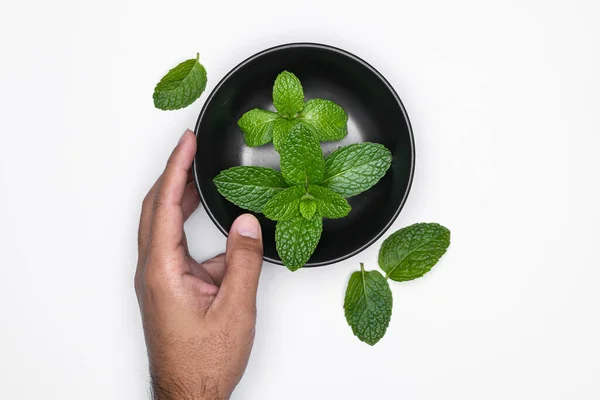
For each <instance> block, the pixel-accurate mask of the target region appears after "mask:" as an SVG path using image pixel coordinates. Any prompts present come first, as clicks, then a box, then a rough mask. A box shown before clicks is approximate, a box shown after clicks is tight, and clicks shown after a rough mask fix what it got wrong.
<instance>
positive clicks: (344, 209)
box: [308, 185, 352, 218]
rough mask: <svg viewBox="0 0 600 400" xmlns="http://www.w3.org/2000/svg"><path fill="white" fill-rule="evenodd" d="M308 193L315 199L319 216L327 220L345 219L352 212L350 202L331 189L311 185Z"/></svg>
mask: <svg viewBox="0 0 600 400" xmlns="http://www.w3.org/2000/svg"><path fill="white" fill-rule="evenodd" d="M308 193H310V194H311V195H312V196H313V197H314V198H315V202H316V204H317V212H318V213H319V215H322V216H323V217H325V218H343V217H345V216H346V215H348V213H350V211H351V210H352V207H350V204H348V201H347V200H346V199H345V198H343V197H342V196H341V195H340V194H338V193H336V192H334V191H333V190H331V189H327V188H325V187H322V186H316V185H310V186H309V187H308Z"/></svg>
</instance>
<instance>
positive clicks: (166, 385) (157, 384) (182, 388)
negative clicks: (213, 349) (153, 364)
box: [151, 374, 229, 400]
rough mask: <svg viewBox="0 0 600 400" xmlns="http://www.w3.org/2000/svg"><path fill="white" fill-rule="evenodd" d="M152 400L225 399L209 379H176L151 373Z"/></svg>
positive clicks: (226, 396)
mask: <svg viewBox="0 0 600 400" xmlns="http://www.w3.org/2000/svg"><path fill="white" fill-rule="evenodd" d="M151 379H152V381H151V385H152V398H153V400H227V399H229V395H224V394H223V393H222V392H221V391H220V390H219V386H218V385H217V384H216V383H215V382H213V381H212V380H210V379H203V378H199V379H193V380H192V379H178V378H176V377H173V376H169V377H166V376H158V375H157V374H152V377H151Z"/></svg>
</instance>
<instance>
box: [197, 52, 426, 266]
mask: <svg viewBox="0 0 600 400" xmlns="http://www.w3.org/2000/svg"><path fill="white" fill-rule="evenodd" d="M297 47H304V48H315V49H321V50H327V51H331V52H334V53H338V54H341V55H344V56H346V57H348V58H350V59H352V60H354V61H356V62H358V63H360V64H362V65H363V66H364V67H366V68H367V69H368V70H370V71H371V72H372V73H373V74H374V75H375V76H376V77H377V78H379V79H380V80H381V81H382V82H383V84H384V85H385V86H386V87H387V89H388V90H389V91H390V93H392V95H393V96H394V98H395V99H396V102H397V103H398V106H399V107H400V109H401V110H402V115H403V116H404V120H405V121H406V125H407V127H408V136H409V140H410V152H411V158H412V160H411V165H410V172H409V178H408V186H407V188H406V191H405V192H404V197H403V198H402V200H401V201H400V203H399V204H398V207H397V208H396V212H395V213H394V215H393V216H392V217H391V218H390V220H389V221H388V222H387V223H386V224H385V226H384V227H383V228H382V229H381V230H380V231H379V233H377V234H376V235H375V236H373V237H372V238H371V239H370V240H369V241H368V242H367V243H365V244H363V245H362V246H360V247H359V248H357V249H355V250H353V251H351V252H349V253H348V254H345V255H343V256H340V257H337V258H335V259H331V260H328V261H321V262H310V261H309V262H308V263H306V264H305V265H304V267H303V268H306V267H309V268H310V267H321V266H325V265H330V264H336V263H338V262H341V261H344V260H346V259H348V258H350V257H353V256H355V255H357V254H358V253H361V252H362V251H364V250H366V249H367V248H369V247H370V246H371V245H372V244H373V243H375V242H376V241H377V240H379V238H381V237H382V236H383V234H384V233H386V232H387V231H388V230H389V229H390V228H391V226H392V225H393V224H394V222H395V221H396V219H397V218H398V215H399V214H400V211H402V208H404V204H405V203H406V200H407V198H408V195H409V194H410V190H411V188H412V183H413V177H414V174H415V164H416V152H415V139H414V135H413V130H412V125H411V123H410V119H409V117H408V113H407V112H406V108H405V107H404V104H403V103H402V100H400V96H398V93H396V90H394V88H393V87H392V85H391V84H390V83H389V82H388V80H387V79H386V78H385V77H384V76H383V75H382V74H381V73H380V72H379V71H378V70H377V69H375V67H373V66H372V65H371V64H369V63H368V62H366V61H365V60H363V59H362V58H360V57H358V56H356V55H354V54H352V53H350V52H349V51H346V50H343V49H340V48H338V47H334V46H331V45H327V44H322V43H313V42H293V43H285V44H281V45H277V46H273V47H270V48H268V49H265V50H262V51H260V52H258V53H256V54H254V55H252V56H250V57H248V58H246V59H245V60H244V61H242V62H240V63H239V64H238V65H236V66H235V67H234V68H233V69H231V71H229V72H228V73H227V75H225V76H224V77H223V78H222V79H221V80H220V81H219V83H218V84H217V85H216V86H215V87H214V89H213V90H212V91H211V93H210V94H209V95H208V97H207V98H206V100H205V101H204V105H203V106H202V110H201V111H200V115H198V120H197V121H196V126H195V128H194V135H195V136H196V141H197V140H198V132H199V130H200V129H199V128H200V123H201V122H202V118H203V117H204V114H205V113H206V109H207V108H208V105H209V104H210V102H211V101H212V99H213V97H214V96H215V95H216V93H217V92H218V91H219V90H220V89H221V86H223V84H224V83H225V82H227V81H228V80H229V79H230V78H231V76H232V75H233V74H235V73H236V72H237V71H239V70H240V69H242V68H243V67H244V66H246V65H247V64H248V63H250V62H252V61H254V60H256V59H257V58H260V57H262V56H264V55H267V54H269V53H274V52H277V51H280V50H285V49H290V48H297ZM192 170H193V174H194V181H195V183H196V190H197V191H198V194H199V196H200V201H201V202H202V206H203V207H204V210H206V213H207V214H208V216H209V218H210V219H211V220H212V222H213V223H214V224H215V225H216V227H217V228H218V229H219V230H220V231H221V233H223V235H225V237H227V236H228V234H229V232H228V231H227V230H226V229H225V228H224V227H223V226H222V225H221V223H220V222H219V221H218V220H217V218H216V217H215V216H214V214H213V213H212V211H211V210H210V208H209V207H208V205H207V204H206V200H205V199H204V195H203V193H202V190H201V188H200V180H199V177H198V169H197V168H196V157H195V156H194V161H193V163H192ZM263 260H264V261H268V262H270V263H273V264H277V265H283V263H282V262H281V260H278V259H273V258H271V257H267V256H264V255H263Z"/></svg>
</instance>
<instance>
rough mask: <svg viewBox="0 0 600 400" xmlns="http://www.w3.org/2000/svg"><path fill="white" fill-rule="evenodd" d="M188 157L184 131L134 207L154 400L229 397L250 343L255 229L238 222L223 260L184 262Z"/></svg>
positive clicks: (192, 142)
mask: <svg viewBox="0 0 600 400" xmlns="http://www.w3.org/2000/svg"><path fill="white" fill-rule="evenodd" d="M195 153H196V138H195V137H194V134H193V133H192V132H191V131H189V130H188V131H186V132H185V133H184V134H183V136H182V137H181V139H180V141H179V144H178V145H177V147H176V148H175V150H173V153H172V154H171V157H170V158H169V161H168V163H167V167H166V169H165V171H164V172H163V174H162V175H161V176H160V177H159V179H158V180H157V181H156V183H155V184H154V186H153V187H152V189H151V190H150V192H149V193H148V195H147V196H146V198H145V199H144V203H143V206H142V215H141V220H140V229H139V238H138V240H139V258H138V266H137V272H136V276H135V289H136V293H137V296H138V301H139V304H140V309H141V313H142V320H143V325H144V334H145V337H146V346H147V348H148V358H149V362H150V374H151V376H152V383H153V392H154V396H155V398H156V400H180V399H182V400H184V399H185V400H192V399H194V400H196V399H211V400H212V399H227V398H229V396H230V395H231V392H232V391H233V389H234V388H235V386H236V385H237V383H238V382H239V380H240V378H241V377H242V374H243V373H244V369H245V368H246V364H247V363H248V357H249V356H250V350H251V349H252V344H253V341H254V327H255V323H256V289H257V286H258V277H259V274H260V270H261V267H262V254H263V253H262V251H263V250H262V234H261V230H260V225H259V223H258V220H257V219H256V218H255V217H253V216H252V215H249V214H245V215H242V216H240V217H238V218H237V219H236V220H235V222H234V223H233V226H232V227H231V231H230V232H229V237H228V239H227V251H226V253H225V254H221V255H218V256H216V257H215V258H213V259H210V260H208V261H205V262H204V263H202V264H200V263H197V262H196V261H195V260H194V259H192V257H190V254H189V253H188V248H187V242H186V237H185V233H184V231H183V223H184V221H185V220H186V219H187V218H188V217H189V216H190V214H191V213H192V212H193V211H194V210H195V209H196V208H197V207H198V203H199V198H198V194H197V192H196V188H195V187H194V183H193V181H192V179H191V173H190V167H191V165H192V160H193V159H194V155H195Z"/></svg>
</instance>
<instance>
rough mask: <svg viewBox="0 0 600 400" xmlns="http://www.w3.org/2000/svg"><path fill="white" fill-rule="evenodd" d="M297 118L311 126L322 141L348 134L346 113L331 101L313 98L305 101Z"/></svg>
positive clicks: (340, 137) (336, 138)
mask: <svg viewBox="0 0 600 400" xmlns="http://www.w3.org/2000/svg"><path fill="white" fill-rule="evenodd" d="M298 119H299V120H300V121H302V122H303V123H305V124H306V125H308V126H309V127H311V128H312V130H313V133H314V134H315V135H316V136H317V138H318V139H319V140H320V141H322V142H324V141H331V140H340V139H343V138H344V137H345V136H346V135H347V134H348V126H347V124H346V123H347V122H348V115H347V114H346V112H345V111H344V109H343V108H342V107H340V106H338V105H337V104H335V103H334V102H333V101H329V100H323V99H313V100H309V101H307V102H306V104H305V105H304V109H303V110H302V112H301V113H300V115H299V116H298Z"/></svg>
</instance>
